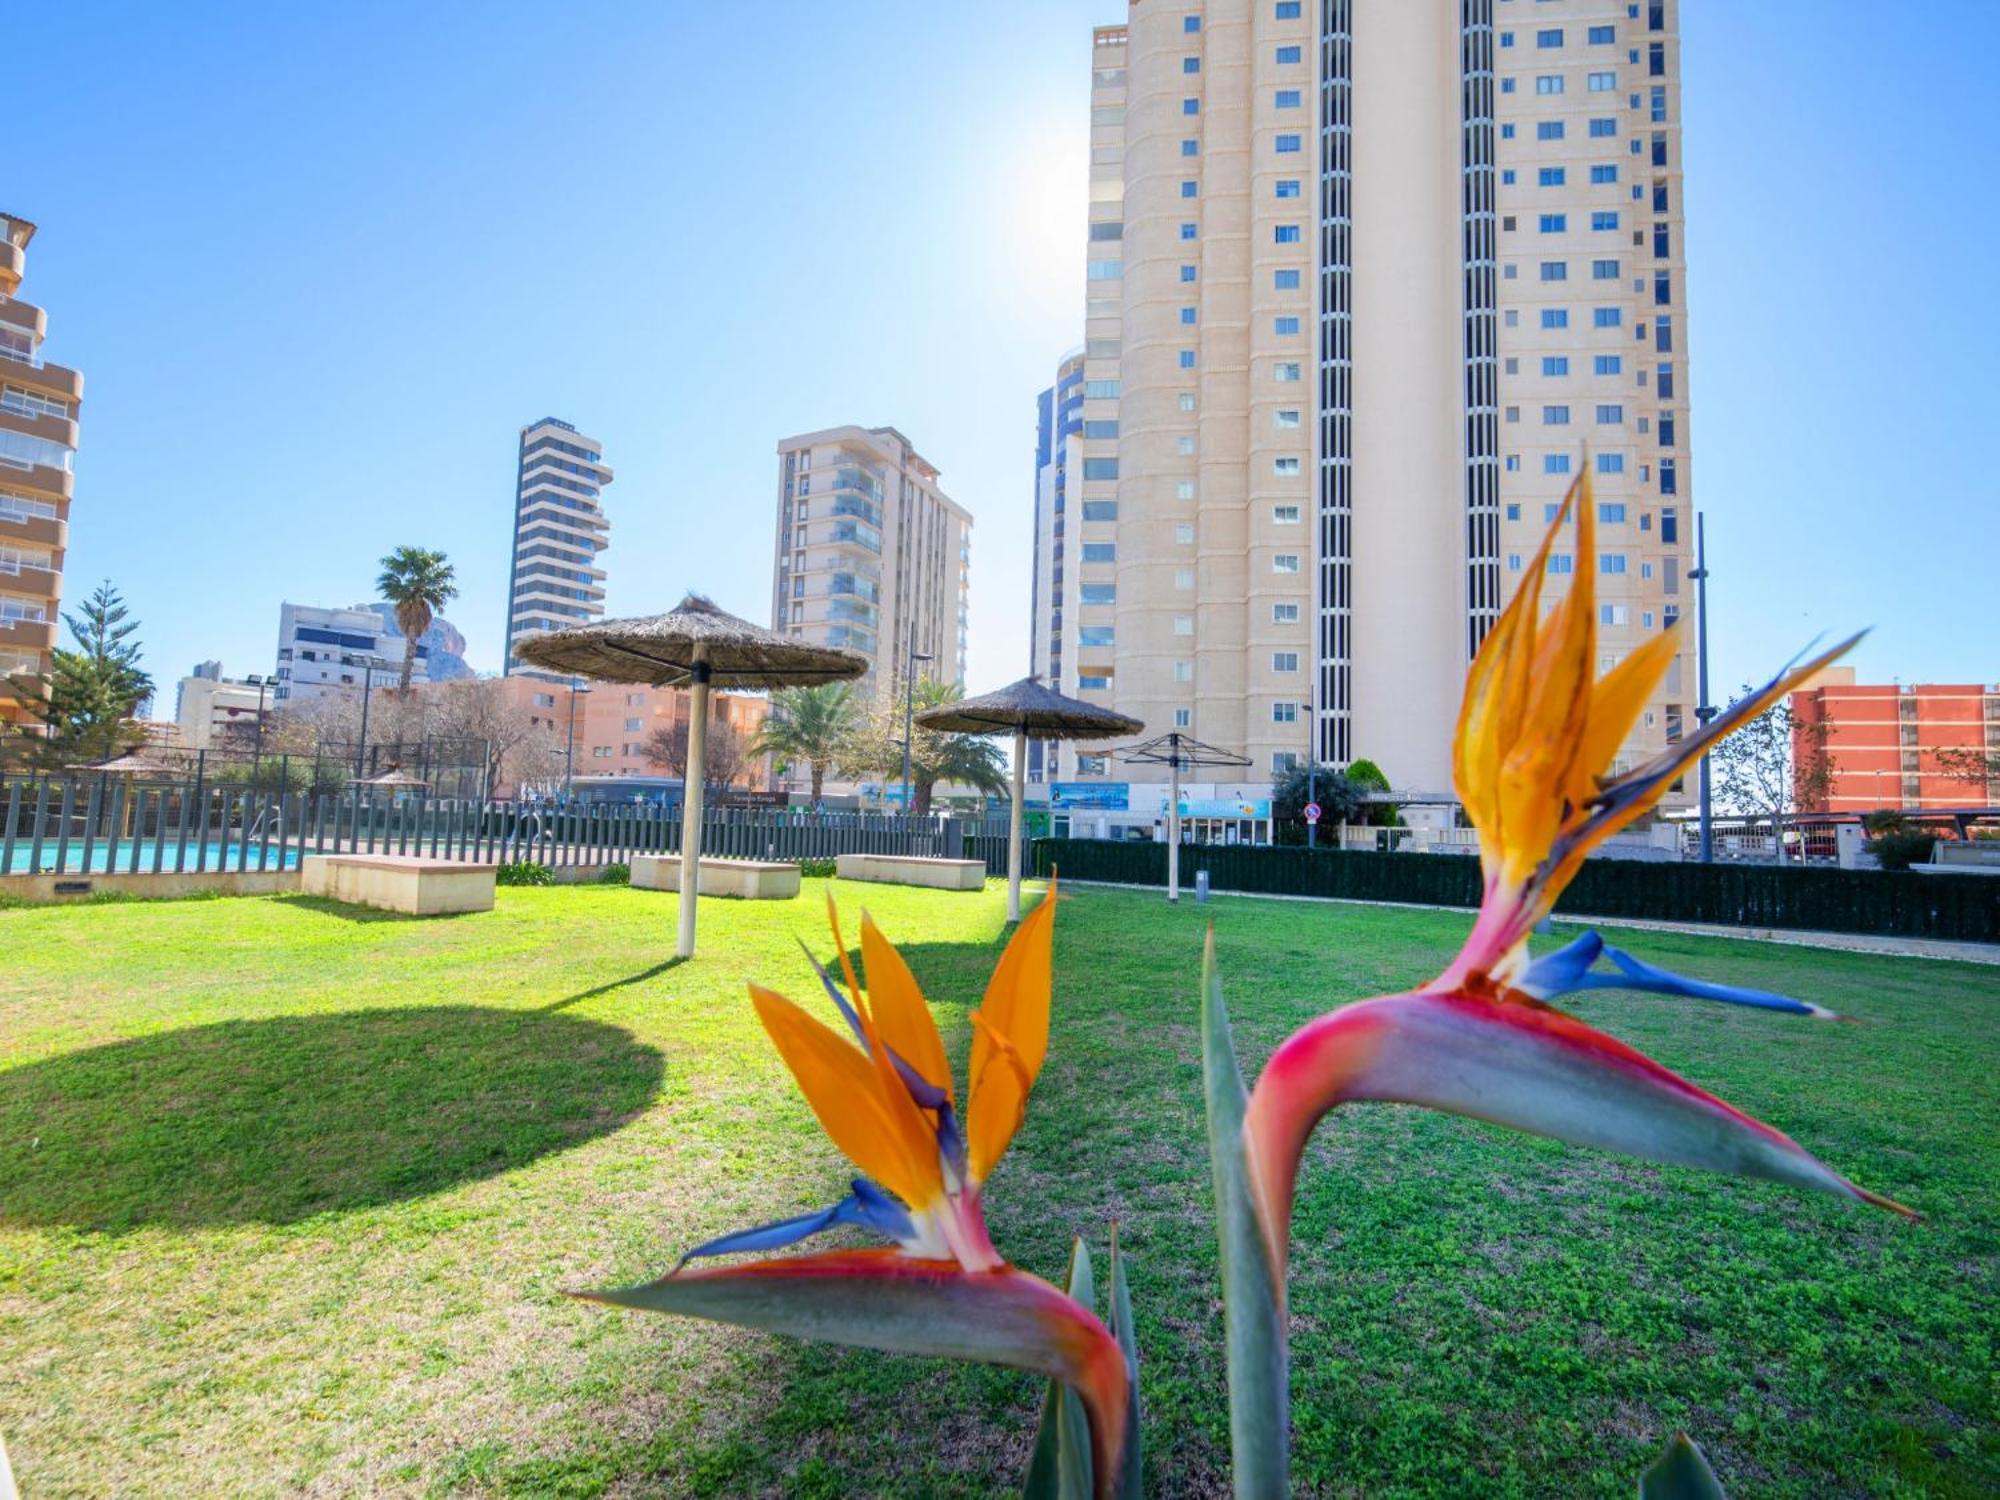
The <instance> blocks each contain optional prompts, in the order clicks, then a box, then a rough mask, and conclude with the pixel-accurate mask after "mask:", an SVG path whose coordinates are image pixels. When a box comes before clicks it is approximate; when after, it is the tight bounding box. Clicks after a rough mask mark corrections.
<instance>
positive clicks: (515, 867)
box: [493, 859, 556, 885]
mask: <svg viewBox="0 0 2000 1500" xmlns="http://www.w3.org/2000/svg"><path fill="white" fill-rule="evenodd" d="M493 883H494V884H495V885H554V884H555V883H556V872H555V871H554V870H551V869H550V868H549V867H548V866H547V865H544V864H539V863H537V862H536V861H534V860H532V859H515V860H509V861H508V862H507V863H506V864H504V865H502V866H501V867H500V868H499V870H498V871H497V872H495V874H494V876H493Z"/></svg>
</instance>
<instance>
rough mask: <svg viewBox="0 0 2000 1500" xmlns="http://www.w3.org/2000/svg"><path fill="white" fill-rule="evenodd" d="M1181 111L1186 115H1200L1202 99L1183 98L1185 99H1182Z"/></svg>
mask: <svg viewBox="0 0 2000 1500" xmlns="http://www.w3.org/2000/svg"><path fill="white" fill-rule="evenodd" d="M1181 113H1182V114H1184V115H1198V114H1200V113H1201V101H1200V100H1199V99H1183V100H1181Z"/></svg>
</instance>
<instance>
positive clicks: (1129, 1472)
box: [1111, 1224, 1145, 1500]
mask: <svg viewBox="0 0 2000 1500" xmlns="http://www.w3.org/2000/svg"><path fill="white" fill-rule="evenodd" d="M1111 1336H1112V1337H1113V1338H1115V1339H1117V1340H1118V1347H1119V1348H1120V1349H1122V1350H1124V1351H1125V1377H1126V1379H1127V1381H1129V1382H1130V1386H1129V1388H1130V1390H1131V1392H1132V1399H1131V1401H1130V1402H1129V1403H1128V1404H1127V1406H1126V1409H1125V1457H1124V1459H1123V1460H1122V1461H1121V1462H1120V1464H1119V1466H1118V1484H1117V1494H1118V1500H1141V1496H1142V1495H1143V1494H1144V1491H1143V1490H1142V1488H1141V1486H1140V1480H1141V1478H1142V1477H1143V1474H1144V1469H1145V1458H1144V1454H1143V1452H1142V1451H1141V1444H1140V1441H1139V1336H1138V1333H1137V1331H1136V1330H1135V1329H1134V1328H1133V1326H1132V1289H1131V1288H1130V1287H1129V1286H1127V1285H1126V1283H1125V1257H1124V1255H1123V1254H1121V1253H1120V1252H1119V1249H1118V1226H1117V1225H1116V1224H1113V1225H1112V1226H1111Z"/></svg>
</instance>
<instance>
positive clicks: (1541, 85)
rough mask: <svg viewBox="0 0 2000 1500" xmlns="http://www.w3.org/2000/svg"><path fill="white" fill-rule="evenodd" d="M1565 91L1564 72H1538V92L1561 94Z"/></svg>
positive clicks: (1536, 89) (1536, 77) (1536, 83)
mask: <svg viewBox="0 0 2000 1500" xmlns="http://www.w3.org/2000/svg"><path fill="white" fill-rule="evenodd" d="M1562 91H1563V81H1562V74H1560V73H1538V74H1536V75H1535V92H1536V93H1538V94H1560V93H1561V92H1562Z"/></svg>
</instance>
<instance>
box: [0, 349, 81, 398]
mask: <svg viewBox="0 0 2000 1500" xmlns="http://www.w3.org/2000/svg"><path fill="white" fill-rule="evenodd" d="M0 379H5V380H6V381H8V382H9V383H10V384H13V385H22V386H26V387H27V388H28V389H29V390H31V391H39V392H40V393H41V394H43V395H45V396H54V397H55V398H56V399H57V400H59V401H67V402H69V403H70V405H71V406H72V407H74V406H75V405H77V404H78V403H79V402H81V401H82V400H83V376H81V375H79V374H78V373H77V372H76V371H75V370H72V369H70V368H69V367H68V366H67V365H44V364H37V363H35V362H34V361H32V360H24V359H20V358H18V357H16V356H14V355H12V354H11V353H10V351H8V350H7V349H6V348H5V347H4V346H0Z"/></svg>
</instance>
